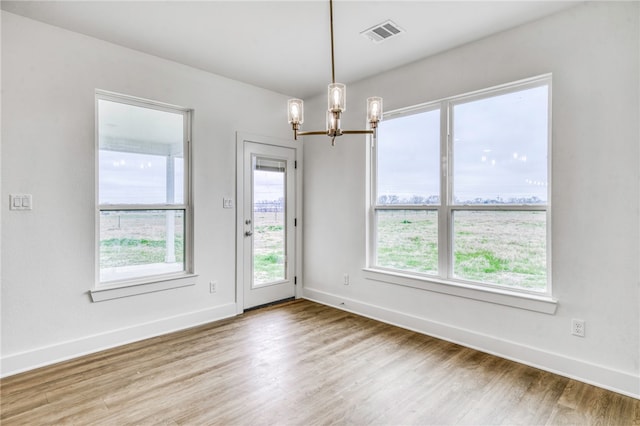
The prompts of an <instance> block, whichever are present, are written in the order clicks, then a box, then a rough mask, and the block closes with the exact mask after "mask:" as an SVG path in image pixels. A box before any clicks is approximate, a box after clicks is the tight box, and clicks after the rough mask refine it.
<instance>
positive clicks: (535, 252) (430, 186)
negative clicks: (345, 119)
mask: <svg viewBox="0 0 640 426" xmlns="http://www.w3.org/2000/svg"><path fill="white" fill-rule="evenodd" d="M550 87H551V80H550V77H549V76H544V77H539V78H535V79H531V80H528V81H526V82H518V83H514V84H510V85H508V86H503V87H500V88H494V89H490V90H486V91H482V92H478V93H474V94H472V95H463V96H457V97H453V98H449V99H445V100H442V101H438V102H433V103H429V104H425V105H420V106H417V107H412V108H408V109H404V110H401V111H393V112H390V113H388V114H386V117H385V121H382V122H381V123H380V128H379V134H378V141H377V144H376V146H375V148H374V153H373V156H372V158H373V167H372V170H373V190H374V194H373V197H372V206H373V213H374V220H373V221H372V229H371V231H372V238H371V241H372V250H371V253H372V254H371V260H370V263H371V265H372V266H373V267H374V268H376V269H382V270H389V271H398V272H402V273H403V274H409V275H415V276H422V277H432V278H436V279H438V280H445V281H446V282H450V283H464V284H472V285H480V286H488V287H497V288H502V289H504V288H508V289H510V290H516V291H520V292H530V293H534V294H549V292H550V286H549V283H548V282H549V276H548V275H549V273H548V271H549V268H548V253H549V231H548V223H549V185H548V182H549V170H548V164H549V159H548V153H549V145H550V143H549V135H550V130H549V129H550V122H549V117H550V115H549V111H550V108H549V105H550Z"/></svg>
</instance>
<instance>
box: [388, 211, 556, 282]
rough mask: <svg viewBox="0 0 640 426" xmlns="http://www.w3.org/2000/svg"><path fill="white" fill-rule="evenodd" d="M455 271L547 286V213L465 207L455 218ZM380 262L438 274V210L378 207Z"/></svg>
mask: <svg viewBox="0 0 640 426" xmlns="http://www.w3.org/2000/svg"><path fill="white" fill-rule="evenodd" d="M453 222H454V223H453V227H454V235H453V257H454V266H453V268H454V276H455V277H456V278H461V279H465V280H472V281H482V282H487V283H494V284H500V285H505V286H513V287H519V288H526V289H530V290H544V288H545V287H546V282H547V275H546V213H545V212H524V211H459V212H455V213H454V219H453ZM377 223H378V224H377V226H378V228H377V231H378V232H377V234H378V241H377V242H378V253H377V256H378V259H377V265H378V266H382V267H386V268H392V269H399V270H405V271H412V272H419V273H424V274H431V275H437V274H438V234H437V232H438V229H437V228H438V227H437V212H434V211H417V210H388V211H379V212H378V222H377Z"/></svg>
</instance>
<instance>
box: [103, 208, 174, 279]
mask: <svg viewBox="0 0 640 426" xmlns="http://www.w3.org/2000/svg"><path fill="white" fill-rule="evenodd" d="M166 220H167V219H166V212H165V211H140V212H137V211H117V212H104V211H103V212H101V214H100V269H106V268H117V267H124V266H135V265H148V264H155V263H164V262H165V258H166V255H167V237H166V228H167V223H166ZM174 246H175V258H176V260H175V261H176V262H178V263H181V262H183V259H184V215H183V214H182V212H176V213H175V239H174Z"/></svg>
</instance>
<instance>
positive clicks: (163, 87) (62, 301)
mask: <svg viewBox="0 0 640 426" xmlns="http://www.w3.org/2000/svg"><path fill="white" fill-rule="evenodd" d="M95 89H103V90H108V91H113V92H118V93H124V94H128V95H132V96H138V97H142V98H147V99H152V100H157V101H161V102H166V103H170V104H175V105H180V106H184V107H188V108H193V109H194V119H193V173H194V174H193V182H194V191H195V192H194V200H195V212H194V216H195V229H196V235H195V265H196V273H198V274H199V277H198V281H197V284H196V285H195V286H191V287H185V288H180V289H174V290H168V291H161V292H156V293H150V294H144V295H139V296H135V297H128V298H122V299H117V300H110V301H105V302H100V303H92V302H91V300H90V297H89V294H88V291H89V290H90V289H91V288H92V287H93V285H94V265H95V254H94V251H95V246H94V244H95V223H94V217H95V216H94V215H95V201H94V200H95V178H94V163H95V140H94V91H95ZM284 105H286V97H284V96H282V95H279V94H275V93H273V92H269V91H267V90H263V89H259V88H256V87H252V86H249V85H246V84H242V83H239V82H236V81H233V80H229V79H225V78H222V77H218V76H215V75H212V74H209V73H206V72H203V71H200V70H196V69H193V68H189V67H186V66H183V65H180V64H177V63H174V62H170V61H166V60H163V59H160V58H157V57H153V56H150V55H146V54H142V53H140V52H136V51H133V50H129V49H125V48H122V47H119V46H116V45H113V44H109V43H106V42H102V41H99V40H96V39H93V38H90V37H85V36H83V35H80V34H76V33H72V32H69V31H65V30H62V29H59V28H56V27H52V26H49V25H45V24H42V23H39V22H36V21H33V20H29V19H25V18H22V17H19V16H17V15H13V14H10V13H6V12H2V124H3V126H2V151H3V152H2V154H3V155H2V248H3V250H2V346H1V354H2V374H3V375H7V374H11V373H13V372H16V371H19V370H23V369H27V368H32V367H34V366H36V365H39V364H44V363H50V362H52V361H55V360H58V359H62V358H67V357H70V356H74V355H78V354H79V353H83V352H90V351H94V350H96V349H99V348H103V347H107V346H112V345H117V344H121V343H123V342H125V341H127V340H136V339H140V338H142V337H145V336H149V335H153V334H159V333H163V332H167V331H170V330H172V329H175V328H180V327H186V326H189V325H193V324H196V323H199V322H206V321H210V320H213V319H217V318H220V317H224V316H229V315H233V314H235V255H234V254H235V209H223V208H222V198H223V197H231V198H235V133H236V131H243V132H248V133H253V134H262V135H267V136H271V137H278V138H290V129H289V128H288V126H286V122H285V121H284V120H285V116H284V115H283V114H284V112H283V111H284V110H283V108H284ZM283 123H284V124H283ZM11 193H28V194H32V195H33V210H32V211H29V212H16V211H9V206H8V201H9V194H11ZM211 280H216V281H217V282H218V286H217V287H218V290H217V293H215V294H210V293H209V286H208V283H209V281H211Z"/></svg>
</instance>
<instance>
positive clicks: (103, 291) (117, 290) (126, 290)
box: [89, 274, 198, 302]
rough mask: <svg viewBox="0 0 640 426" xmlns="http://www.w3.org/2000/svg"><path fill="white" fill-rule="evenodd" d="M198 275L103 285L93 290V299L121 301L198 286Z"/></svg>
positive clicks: (98, 300) (161, 277)
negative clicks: (125, 298) (120, 299)
mask: <svg viewBox="0 0 640 426" xmlns="http://www.w3.org/2000/svg"><path fill="white" fill-rule="evenodd" d="M197 277H198V275H196V274H174V275H166V276H159V277H154V278H153V281H149V280H148V279H145V280H144V281H140V280H136V281H125V282H118V283H115V284H111V285H103V286H100V287H98V288H96V289H94V290H91V291H90V292H89V293H90V294H91V299H92V300H93V301H94V302H103V301H105V300H112V299H119V298H121V297H129V296H137V295H139V294H145V293H153V292H156V291H163V290H170V289H173V288H180V287H187V286H192V285H195V284H196V278H197Z"/></svg>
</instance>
